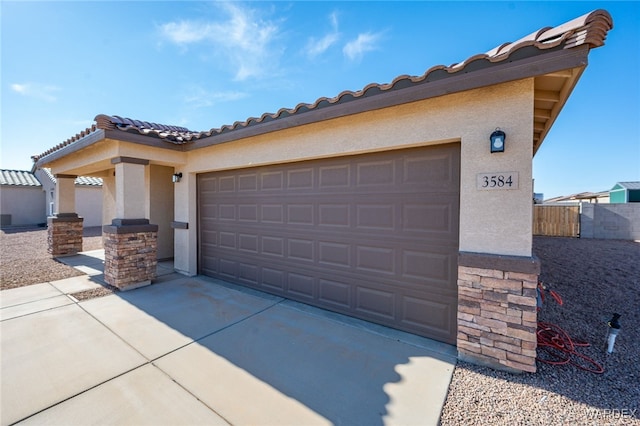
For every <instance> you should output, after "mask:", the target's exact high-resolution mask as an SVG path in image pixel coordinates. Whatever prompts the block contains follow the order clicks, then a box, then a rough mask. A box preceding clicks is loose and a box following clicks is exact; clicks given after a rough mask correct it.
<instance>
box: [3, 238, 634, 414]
mask: <svg viewBox="0 0 640 426" xmlns="http://www.w3.org/2000/svg"><path fill="white" fill-rule="evenodd" d="M83 248H84V250H96V249H100V248H102V238H101V236H100V229H99V228H88V229H85V235H84V239H83ZM534 251H535V253H536V255H537V256H538V257H539V258H540V260H541V261H542V271H541V275H540V279H541V280H542V281H543V282H544V283H545V284H546V286H547V288H549V289H553V290H555V291H556V292H557V293H559V294H560V295H561V297H562V299H563V301H564V304H563V305H562V306H560V305H558V304H557V303H555V302H554V301H553V300H551V299H549V298H547V301H546V303H545V305H544V307H543V309H542V311H541V312H540V313H539V317H538V319H539V320H540V321H545V322H550V323H554V324H557V325H558V326H560V327H562V328H563V329H564V330H565V331H566V332H567V333H568V334H569V335H570V336H571V337H572V338H574V339H576V340H583V341H586V342H589V343H591V346H590V347H586V348H578V351H579V352H580V353H582V354H584V355H586V356H589V357H591V358H593V359H594V360H595V361H596V362H598V363H600V364H601V365H602V367H603V368H604V373H602V374H594V373H592V372H588V371H584V370H581V369H579V368H577V367H575V366H573V365H558V366H555V365H548V364H544V363H541V362H538V372H537V373H535V374H529V373H524V374H512V373H506V372H501V371H495V370H492V369H490V368H486V367H479V366H475V365H472V364H468V363H465V362H458V365H457V366H456V369H455V371H454V374H453V378H452V381H451V385H450V387H449V394H448V396H447V400H446V402H445V405H444V408H443V411H442V416H441V424H442V425H445V426H446V425H483V426H484V425H640V385H639V383H640V243H634V242H631V241H615V240H580V239H573V238H552V237H535V238H534ZM76 275H82V274H81V273H80V272H79V271H77V270H75V269H73V268H71V267H69V266H67V265H64V264H62V263H59V262H56V261H55V260H52V259H51V258H50V257H49V255H48V253H47V231H46V229H42V228H34V229H21V230H2V231H0V281H1V288H2V289H8V288H14V287H20V286H24V285H29V284H36V283H41V282H47V281H54V280H59V279H63V278H69V277H72V276H76ZM111 291H112V290H111V289H108V288H101V289H96V290H89V291H86V292H82V293H76V294H74V297H76V298H78V299H79V300H81V299H87V298H93V297H99V296H102V295H104V294H109V293H110V292H111ZM98 293H99V294H98ZM614 312H617V313H619V314H621V319H620V323H621V325H622V330H621V332H620V335H619V337H618V339H617V340H616V343H615V350H614V352H613V353H612V354H610V355H608V354H606V352H605V350H604V342H605V336H606V333H607V326H606V322H607V321H608V320H609V319H611V316H612V314H613V313H614Z"/></svg>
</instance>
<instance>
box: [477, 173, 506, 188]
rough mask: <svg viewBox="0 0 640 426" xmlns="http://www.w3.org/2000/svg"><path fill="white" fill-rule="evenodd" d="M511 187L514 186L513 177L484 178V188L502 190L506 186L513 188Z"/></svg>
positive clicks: (495, 176)
mask: <svg viewBox="0 0 640 426" xmlns="http://www.w3.org/2000/svg"><path fill="white" fill-rule="evenodd" d="M511 185H513V178H512V177H511V175H507V176H505V175H492V176H482V187H483V188H502V187H504V186H507V187H509V188H511Z"/></svg>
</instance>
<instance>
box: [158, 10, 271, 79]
mask: <svg viewBox="0 0 640 426" xmlns="http://www.w3.org/2000/svg"><path fill="white" fill-rule="evenodd" d="M215 5H216V6H218V7H219V8H220V9H221V10H222V11H223V12H224V14H225V15H226V19H222V20H217V21H210V22H203V21H188V20H187V21H185V20H183V21H178V22H169V23H166V24H163V25H161V26H160V31H161V34H162V36H163V37H164V38H166V39H168V40H169V41H171V42H173V43H175V44H177V45H180V46H183V47H184V46H187V45H191V44H195V43H205V44H206V45H209V46H211V48H212V49H213V51H214V52H215V53H217V54H219V55H221V56H222V57H223V58H224V59H225V61H223V63H229V64H230V65H232V66H233V70H234V73H235V79H236V80H246V79H248V78H250V77H261V76H263V75H264V74H265V73H266V72H269V71H273V69H274V68H275V67H276V66H277V63H278V59H279V57H280V55H281V54H282V49H281V48H280V47H278V46H277V44H276V42H277V40H278V37H279V36H280V28H279V26H278V24H277V23H275V22H273V21H269V20H267V19H263V18H262V17H261V15H260V11H259V10H257V9H250V8H247V7H243V6H242V5H239V4H236V3H215Z"/></svg>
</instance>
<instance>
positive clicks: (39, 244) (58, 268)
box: [0, 227, 102, 290]
mask: <svg viewBox="0 0 640 426" xmlns="http://www.w3.org/2000/svg"><path fill="white" fill-rule="evenodd" d="M101 248H102V233H101V232H100V228H99V227H98V228H86V229H85V230H84V237H83V238H82V249H83V250H84V251H89V250H98V249H101ZM79 275H82V272H80V271H78V270H76V269H74V268H72V267H71V266H67V265H64V264H62V263H60V262H58V261H56V260H54V259H52V258H51V254H49V253H48V252H47V229H46V228H28V229H25V228H22V229H3V230H2V231H0V289H2V290H6V289H9V288H16V287H22V286H25V285H31V284H38V283H44V282H49V281H56V280H61V279H64V278H70V277H75V276H79Z"/></svg>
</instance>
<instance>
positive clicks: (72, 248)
mask: <svg viewBox="0 0 640 426" xmlns="http://www.w3.org/2000/svg"><path fill="white" fill-rule="evenodd" d="M83 220H84V219H82V218H81V217H79V216H78V215H77V214H75V213H58V214H57V215H56V216H49V217H48V218H47V251H48V252H49V253H50V254H51V255H52V256H53V257H62V256H73V255H75V254H78V253H79V252H81V251H82V222H83Z"/></svg>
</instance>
